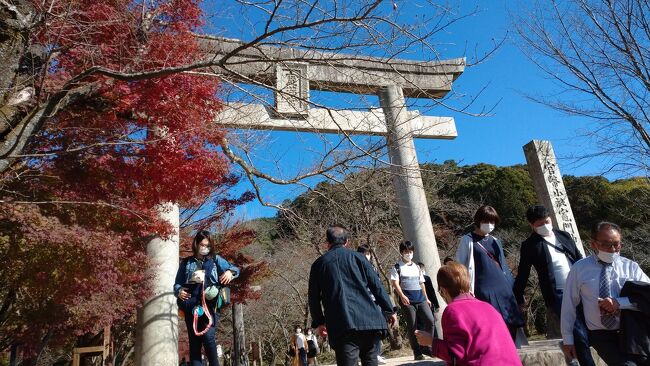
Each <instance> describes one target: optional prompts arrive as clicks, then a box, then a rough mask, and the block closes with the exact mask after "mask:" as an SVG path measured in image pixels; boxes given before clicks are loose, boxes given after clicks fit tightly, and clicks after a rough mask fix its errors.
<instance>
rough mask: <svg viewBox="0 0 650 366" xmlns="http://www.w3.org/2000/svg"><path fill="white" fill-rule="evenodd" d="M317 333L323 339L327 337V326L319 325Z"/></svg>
mask: <svg viewBox="0 0 650 366" xmlns="http://www.w3.org/2000/svg"><path fill="white" fill-rule="evenodd" d="M316 333H317V334H318V335H320V336H321V337H323V338H325V337H327V327H326V326H325V324H321V325H319V326H318V327H317V328H316Z"/></svg>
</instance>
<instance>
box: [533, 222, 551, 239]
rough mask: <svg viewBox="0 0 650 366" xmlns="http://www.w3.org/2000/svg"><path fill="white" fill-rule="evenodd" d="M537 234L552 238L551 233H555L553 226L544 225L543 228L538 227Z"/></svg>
mask: <svg viewBox="0 0 650 366" xmlns="http://www.w3.org/2000/svg"><path fill="white" fill-rule="evenodd" d="M535 232H536V233H538V234H539V235H541V236H551V233H553V225H551V224H544V225H542V226H537V227H536V228H535Z"/></svg>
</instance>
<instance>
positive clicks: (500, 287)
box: [456, 206, 524, 346]
mask: <svg viewBox="0 0 650 366" xmlns="http://www.w3.org/2000/svg"><path fill="white" fill-rule="evenodd" d="M499 222H500V218H499V215H498V214H497V211H496V210H495V209H494V208H493V207H491V206H481V207H479V209H478V210H476V213H475V214H474V231H472V232H470V233H468V234H466V235H464V236H463V237H462V238H461V239H460V245H459V246H458V250H457V251H456V260H457V261H458V262H460V263H462V264H464V265H465V266H466V267H467V269H468V272H469V277H470V291H471V292H472V293H473V294H474V295H475V296H476V298H477V299H479V300H483V301H486V302H488V303H490V304H492V306H494V308H495V309H496V310H497V311H498V312H499V313H500V314H501V316H502V317H503V320H504V321H505V322H506V324H507V325H508V330H509V331H510V335H511V336H512V339H513V340H515V339H516V334H517V328H519V327H522V326H523V325H524V319H523V316H522V315H521V312H520V311H519V307H518V306H517V301H516V300H515V296H514V294H513V292H512V284H513V282H514V281H513V279H512V272H511V271H510V267H508V263H507V262H506V257H505V253H504V251H503V246H502V245H501V243H500V242H499V240H498V239H497V238H495V237H494V236H492V235H490V233H491V232H492V230H494V228H495V225H496V224H498V223H499ZM517 346H519V344H517Z"/></svg>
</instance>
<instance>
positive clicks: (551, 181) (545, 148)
mask: <svg viewBox="0 0 650 366" xmlns="http://www.w3.org/2000/svg"><path fill="white" fill-rule="evenodd" d="M524 153H525V154H526V161H527V162H528V171H529V172H530V177H531V178H532V179H533V185H534V186H535V192H536V193H537V198H538V200H539V201H540V203H541V204H543V205H544V206H546V207H547V208H548V209H549V210H550V211H551V219H552V220H553V224H554V226H555V227H556V228H557V229H559V230H563V231H566V232H567V233H569V234H571V236H572V237H573V240H575V242H576V245H577V246H578V249H579V250H580V252H582V253H583V254H584V249H583V247H582V242H581V241H580V233H579V232H578V226H577V224H576V222H575V219H574V218H573V211H572V210H571V205H570V203H569V197H568V196H567V193H566V189H565V188H564V182H562V175H561V174H560V168H559V167H558V165H557V160H556V159H555V153H554V152H553V147H552V146H551V143H550V142H549V141H543V140H533V141H531V142H529V143H528V144H526V146H524Z"/></svg>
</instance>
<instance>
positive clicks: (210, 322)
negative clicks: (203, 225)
mask: <svg viewBox="0 0 650 366" xmlns="http://www.w3.org/2000/svg"><path fill="white" fill-rule="evenodd" d="M192 253H193V255H192V256H190V257H187V258H185V259H183V260H182V261H181V263H180V266H179V267H178V273H177V274H176V281H175V283H174V295H176V297H177V298H178V307H179V309H180V310H181V311H182V312H183V313H184V317H185V325H186V326H187V333H188V336H189V341H190V365H191V366H201V346H203V348H204V349H205V353H206V356H207V359H208V362H209V365H210V366H219V359H218V357H217V343H216V328H217V316H218V314H217V312H216V301H217V296H216V295H217V294H218V292H219V289H220V288H222V287H224V286H226V285H228V284H229V283H230V281H232V280H233V279H235V278H237V277H238V276H239V268H237V267H235V266H234V265H232V264H230V262H228V261H227V260H225V259H224V258H223V257H221V256H219V255H217V254H215V253H214V242H213V240H212V237H211V235H210V232H209V231H205V230H202V231H199V232H198V233H197V234H196V236H195V237H194V240H193V241H192Z"/></svg>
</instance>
